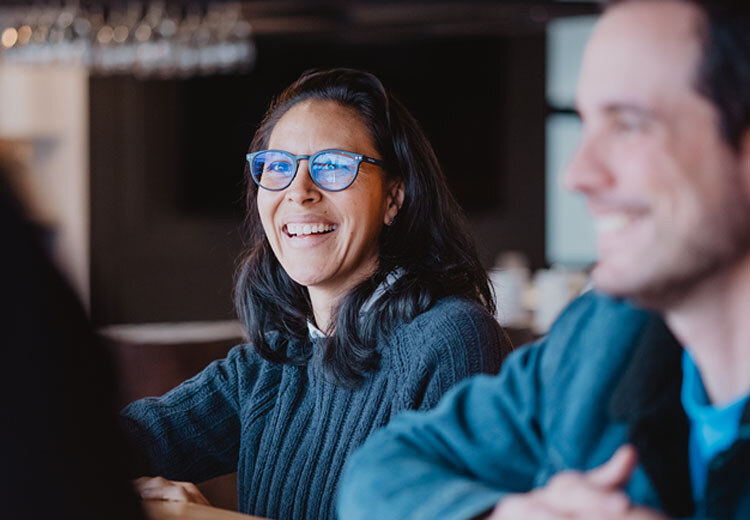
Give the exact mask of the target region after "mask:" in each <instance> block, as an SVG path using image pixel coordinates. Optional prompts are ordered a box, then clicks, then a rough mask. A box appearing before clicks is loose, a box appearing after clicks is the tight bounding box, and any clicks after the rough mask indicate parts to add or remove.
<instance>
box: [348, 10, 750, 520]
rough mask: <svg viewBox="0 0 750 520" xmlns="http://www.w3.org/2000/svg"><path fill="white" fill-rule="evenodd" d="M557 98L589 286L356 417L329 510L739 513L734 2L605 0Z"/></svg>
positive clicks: (448, 514)
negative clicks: (581, 199)
mask: <svg viewBox="0 0 750 520" xmlns="http://www.w3.org/2000/svg"><path fill="white" fill-rule="evenodd" d="M577 102H578V108H579V112H580V114H581V118H582V120H583V128H584V131H583V137H582V141H581V144H580V147H579V149H578V151H577V153H576V155H575V157H574V158H573V160H572V162H571V164H570V166H569V168H568V170H567V171H566V172H565V175H564V181H565V183H566V184H567V185H568V187H570V188H572V189H574V190H577V191H579V192H581V193H583V194H584V195H585V196H586V197H587V199H588V204H589V208H590V210H591V211H592V213H593V214H594V216H595V217H596V219H597V228H598V229H597V231H598V238H597V240H598V248H599V262H598V263H597V265H596V267H595V269H594V271H593V273H592V276H593V280H594V283H595V286H596V288H597V290H596V291H595V292H592V293H589V294H587V295H584V296H583V297H582V298H580V299H579V300H577V301H576V302H574V303H573V304H572V305H571V306H570V307H569V308H568V309H567V310H566V311H565V313H564V314H563V315H562V316H561V317H560V319H559V320H558V322H557V323H556V324H555V326H554V327H553V328H552V330H551V331H550V333H549V335H548V336H547V337H546V338H544V339H542V340H541V341H540V342H539V343H538V344H536V345H532V346H528V347H525V348H521V349H519V350H518V351H516V352H515V353H514V354H512V355H511V356H510V357H509V358H508V359H507V361H506V362H505V365H504V366H503V369H502V371H501V373H500V375H499V376H497V377H494V378H490V377H486V376H484V377H479V378H475V379H473V380H471V381H468V382H465V383H464V384H461V385H459V386H458V387H457V388H455V389H454V390H453V391H451V392H450V393H449V394H448V395H447V396H446V397H445V398H444V399H443V401H442V402H441V403H440V405H439V406H438V407H437V408H436V409H435V410H433V411H432V412H430V413H427V414H424V415H419V414H414V413H412V414H408V415H404V416H402V417H400V418H399V419H397V420H396V421H394V422H393V423H391V425H390V426H388V427H386V428H385V429H384V430H382V431H381V432H379V433H378V434H376V435H375V436H373V437H372V438H371V440H370V441H368V442H367V443H366V444H365V445H364V447H363V448H362V449H361V451H360V452H359V453H358V454H356V455H355V456H354V457H353V458H352V459H351V462H350V464H349V465H348V466H347V468H346V469H345V475H344V480H343V485H342V488H341V491H340V496H339V506H340V511H339V512H340V515H341V517H342V518H346V519H347V520H351V519H358V518H429V519H439V518H455V519H469V518H484V517H487V518H491V519H493V520H501V519H510V518H514V519H524V520H525V519H534V518H543V519H558V518H607V519H610V518H612V519H615V518H650V519H656V518H668V517H693V518H732V519H740V518H744V519H747V518H750V406H749V405H748V395H749V394H750V3H748V2H747V1H734V2H733V1H720V0H719V1H699V0H693V1H688V0H653V1H648V0H624V1H619V2H611V3H610V4H609V5H608V6H607V8H606V10H605V12H604V15H603V16H602V19H601V20H600V22H599V24H598V26H597V28H596V29H595V31H594V34H593V36H592V38H591V40H590V42H589V44H588V46H587V49H586V52H585V55H584V61H583V66H582V71H581V77H580V83H579V88H578V101H577ZM644 309H648V310H644Z"/></svg>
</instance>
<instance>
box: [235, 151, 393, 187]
mask: <svg viewBox="0 0 750 520" xmlns="http://www.w3.org/2000/svg"><path fill="white" fill-rule="evenodd" d="M267 152H274V153H279V154H281V155H284V156H286V157H288V158H289V159H291V160H293V161H294V164H295V166H294V175H292V176H291V177H290V178H289V183H288V184H287V185H286V186H284V187H283V188H267V187H265V186H263V185H262V184H261V183H260V182H259V181H258V179H256V178H255V175H253V166H252V165H253V159H255V157H256V156H258V155H260V154H262V153H267ZM330 152H335V153H338V154H341V155H345V156H347V157H350V158H352V159H354V160H355V165H354V166H355V170H354V176H353V177H352V180H351V181H349V184H347V185H346V186H344V187H343V188H337V189H331V188H326V187H325V186H322V185H321V184H319V183H318V181H317V180H316V179H315V177H314V176H313V174H312V172H311V171H310V167H309V166H308V168H307V173H308V175H310V178H311V179H312V181H313V182H314V183H315V185H316V186H317V187H318V188H320V189H322V190H325V191H332V192H336V191H343V190H345V189H347V188H348V187H349V186H351V185H352V184H353V183H354V181H355V180H357V176H358V175H359V165H360V164H362V163H363V162H366V163H370V164H374V165H375V166H380V167H381V168H383V167H384V163H383V161H381V160H380V159H374V158H372V157H368V156H366V155H362V154H361V153H355V152H348V151H346V150H339V149H336V148H328V149H326V150H321V151H319V152H315V153H314V154H312V155H294V154H293V153H290V152H287V151H284V150H258V151H257V152H253V153H249V154H247V155H246V156H245V158H246V159H247V165H248V170H249V171H250V177H252V178H253V182H255V184H257V185H258V186H259V187H260V188H263V189H264V190H268V191H282V190H285V189H287V188H288V187H289V186H290V185H291V184H292V182H294V179H295V177H297V172H298V171H299V162H300V161H302V160H306V161H307V162H308V164H309V163H310V162H315V158H316V157H318V156H319V155H322V154H324V153H330Z"/></svg>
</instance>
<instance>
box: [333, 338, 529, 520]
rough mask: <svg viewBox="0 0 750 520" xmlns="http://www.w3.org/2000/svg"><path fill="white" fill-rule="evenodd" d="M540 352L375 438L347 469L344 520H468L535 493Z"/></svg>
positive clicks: (468, 384)
mask: <svg viewBox="0 0 750 520" xmlns="http://www.w3.org/2000/svg"><path fill="white" fill-rule="evenodd" d="M540 350H541V347H539V346H530V347H525V348H522V349H520V350H517V351H516V352H514V353H513V354H511V355H510V356H509V358H508V359H507V360H506V361H505V364H504V366H503V370H502V372H501V374H500V376H497V377H487V376H478V377H476V378H473V379H471V380H468V381H465V382H463V383H461V384H459V385H458V386H457V387H456V388H454V389H452V390H451V391H449V392H448V394H447V395H446V396H445V398H444V399H443V400H442V401H441V402H440V404H439V405H438V406H437V407H436V408H435V409H433V410H432V411H429V412H427V413H418V412H405V413H404V414H402V415H401V416H399V417H397V418H396V419H395V420H394V421H392V422H391V423H390V424H389V425H388V426H386V427H385V428H384V429H382V430H380V431H379V432H377V433H376V434H375V435H373V436H372V437H371V438H370V439H369V440H368V441H367V442H365V444H364V445H363V447H362V448H361V449H360V450H359V451H358V452H357V453H355V454H354V456H353V457H352V458H351V459H350V461H349V462H348V464H347V466H346V467H345V469H344V475H343V479H342V486H341V488H340V494H339V503H338V505H339V509H338V511H339V514H340V517H341V518H346V519H354V520H358V519H370V518H371V519H379V518H400V519H405V518H409V519H417V518H420V519H421V518H424V519H431V520H440V519H461V520H466V519H470V518H473V517H475V516H477V515H480V514H482V513H484V512H486V511H487V510H489V509H490V508H492V507H493V506H494V504H496V503H497V502H498V500H500V498H502V497H503V496H504V495H505V494H506V493H510V492H519V491H523V490H527V489H529V488H531V487H532V484H533V480H534V477H535V474H536V473H537V471H538V468H539V460H540V456H541V452H542V440H541V439H540V433H539V426H538V424H536V423H535V418H534V415H533V413H532V412H531V411H533V410H536V409H537V406H538V403H537V401H538V399H539V396H538V387H539V385H538V376H537V372H538V369H539V364H540V363H539V358H540ZM510 453H512V454H513V455H512V457H511V456H509V454H510Z"/></svg>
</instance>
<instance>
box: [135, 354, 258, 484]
mask: <svg viewBox="0 0 750 520" xmlns="http://www.w3.org/2000/svg"><path fill="white" fill-rule="evenodd" d="M258 370H259V363H258V361H257V358H256V357H255V353H254V351H252V347H251V346H247V345H240V346H237V347H234V348H233V349H232V350H231V351H230V352H229V355H228V356H227V357H226V358H225V359H221V360H216V361H213V362H212V363H211V364H209V365H208V366H207V367H206V368H205V369H204V370H203V371H202V372H200V373H199V374H197V375H196V376H194V377H193V378H191V379H188V380H187V381H185V382H183V383H181V384H180V385H179V386H177V387H175V388H174V389H172V390H170V391H169V392H167V393H166V394H164V395H163V396H161V397H147V398H145V399H140V400H138V401H134V402H133V403H131V404H129V405H128V406H127V407H125V409H123V411H122V412H121V423H122V426H123V429H124V430H125V432H126V434H127V435H128V437H129V438H130V441H131V443H132V444H133V447H134V450H135V452H136V456H137V457H138V458H139V459H140V460H139V461H138V462H136V463H135V464H134V468H133V471H135V472H136V473H137V474H138V475H137V476H140V475H143V474H150V475H161V476H164V477H166V478H169V479H173V480H190V481H193V482H201V481H203V480H207V479H209V478H213V477H215V476H218V475H222V474H226V473H231V472H232V471H235V470H236V469H237V468H236V466H237V460H238V453H239V444H240V429H241V428H240V416H239V415H240V404H239V397H238V394H239V391H240V389H241V388H242V387H243V386H244V381H245V380H247V379H250V380H251V381H252V380H254V379H255V378H256V377H257V372H258Z"/></svg>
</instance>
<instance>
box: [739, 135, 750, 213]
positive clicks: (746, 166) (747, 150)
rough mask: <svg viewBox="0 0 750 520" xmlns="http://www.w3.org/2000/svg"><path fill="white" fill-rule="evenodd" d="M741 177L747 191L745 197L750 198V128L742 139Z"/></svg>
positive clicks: (740, 155) (740, 153)
mask: <svg viewBox="0 0 750 520" xmlns="http://www.w3.org/2000/svg"><path fill="white" fill-rule="evenodd" d="M739 158H740V175H742V183H743V187H744V189H745V196H746V197H748V198H750V128H748V129H746V130H745V133H744V134H742V138H741V139H740V152H739Z"/></svg>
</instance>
